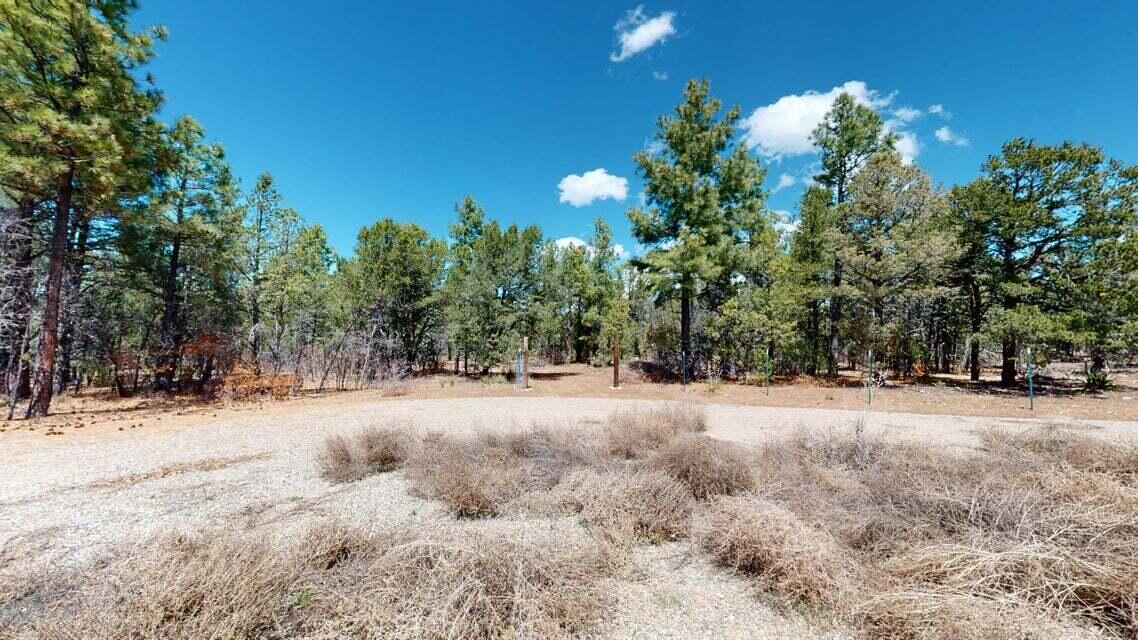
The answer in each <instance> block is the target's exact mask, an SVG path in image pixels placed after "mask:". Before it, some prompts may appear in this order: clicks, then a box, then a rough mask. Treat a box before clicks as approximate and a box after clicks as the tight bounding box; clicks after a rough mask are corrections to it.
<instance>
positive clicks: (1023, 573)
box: [890, 541, 1138, 632]
mask: <svg viewBox="0 0 1138 640" xmlns="http://www.w3.org/2000/svg"><path fill="white" fill-rule="evenodd" d="M1132 551H1133V549H1131V553H1129V554H1128V553H1127V551H1126V550H1125V549H1111V550H1108V552H1106V553H1102V552H1099V551H1098V550H1095V549H1080V550H1075V549H1071V548H1066V547H1063V546H1060V545H1056V544H1052V543H1049V542H1046V541H1038V542H1026V543H1020V544H1012V545H1008V544H1007V543H1003V542H996V541H990V542H988V543H987V544H972V545H939V546H934V547H928V548H921V549H914V550H912V551H911V552H909V553H907V554H905V555H904V556H902V557H900V558H897V559H896V560H894V561H893V562H891V563H890V569H891V571H892V573H894V574H895V575H898V576H902V577H904V578H906V579H909V580H914V581H917V582H920V583H925V584H935V585H938V586H940V587H941V588H943V589H945V590H948V591H951V592H953V593H958V594H967V595H972V596H982V597H987V598H989V599H992V600H999V599H1003V598H1007V597H1008V596H1011V597H1012V598H1014V599H1015V600H1017V601H1020V602H1030V603H1033V604H1037V605H1039V606H1041V607H1044V608H1046V609H1052V610H1054V611H1057V612H1066V613H1070V614H1074V615H1076V616H1079V617H1081V618H1084V619H1088V620H1092V621H1094V622H1095V623H1097V624H1099V625H1101V626H1104V627H1111V626H1114V627H1120V628H1122V629H1126V630H1128V631H1129V632H1138V582H1136V581H1138V560H1135V558H1134V557H1133V553H1132Z"/></svg>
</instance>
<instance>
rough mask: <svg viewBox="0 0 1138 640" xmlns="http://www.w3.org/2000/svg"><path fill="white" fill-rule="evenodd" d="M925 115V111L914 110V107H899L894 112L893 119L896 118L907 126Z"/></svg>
mask: <svg viewBox="0 0 1138 640" xmlns="http://www.w3.org/2000/svg"><path fill="white" fill-rule="evenodd" d="M924 114H925V112H924V111H921V110H920V109H914V108H912V107H897V108H896V109H894V110H893V117H894V118H896V119H897V120H898V121H899V122H902V123H906V124H907V123H909V122H912V121H914V120H916V119H917V118H919V117H921V116H923V115H924Z"/></svg>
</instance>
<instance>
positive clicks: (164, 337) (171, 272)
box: [154, 214, 182, 391]
mask: <svg viewBox="0 0 1138 640" xmlns="http://www.w3.org/2000/svg"><path fill="white" fill-rule="evenodd" d="M178 218H179V220H178V222H179V224H180V223H181V215H180V214H179V216H178ZM181 252H182V234H180V233H175V234H174V242H173V244H172V246H171V248H170V264H169V266H168V267H167V269H166V285H165V286H164V287H163V292H162V298H163V301H162V302H163V304H162V322H161V323H160V324H159V326H158V345H159V346H158V349H159V351H158V362H157V365H158V366H157V367H156V369H157V374H158V375H157V376H156V377H155V379H154V388H155V389H157V390H159V391H170V390H171V389H173V386H174V352H175V351H177V349H178V336H177V326H178V269H179V268H180V267H181V265H180V260H181Z"/></svg>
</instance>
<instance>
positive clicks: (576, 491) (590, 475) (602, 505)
mask: <svg viewBox="0 0 1138 640" xmlns="http://www.w3.org/2000/svg"><path fill="white" fill-rule="evenodd" d="M554 497H555V500H556V501H557V503H558V504H559V506H560V508H561V509H562V512H564V513H575V514H579V516H580V518H581V520H582V521H583V523H584V524H586V525H587V526H589V527H590V528H595V529H598V530H600V531H601V532H602V533H603V534H604V535H606V536H607V537H608V538H609V539H610V540H613V541H616V542H620V543H624V542H632V541H643V542H654V543H655V542H664V541H666V540H675V539H678V538H682V537H684V536H686V535H687V533H688V530H689V528H690V522H691V512H692V506H693V505H692V498H691V492H690V491H688V489H687V487H685V486H684V485H682V484H680V483H679V482H677V481H676V480H673V479H672V478H670V477H669V476H667V475H665V474H664V473H661V472H660V471H655V470H651V469H643V470H638V471H618V470H612V471H603V472H598V471H595V470H592V469H580V470H577V471H573V472H571V473H570V474H568V475H567V476H566V477H565V478H564V479H563V480H562V482H561V484H560V485H558V487H557V489H556V491H555V492H554Z"/></svg>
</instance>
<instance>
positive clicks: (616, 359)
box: [612, 340, 620, 389]
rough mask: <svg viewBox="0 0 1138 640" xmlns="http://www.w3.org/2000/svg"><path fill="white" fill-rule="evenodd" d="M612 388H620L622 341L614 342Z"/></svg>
mask: <svg viewBox="0 0 1138 640" xmlns="http://www.w3.org/2000/svg"><path fill="white" fill-rule="evenodd" d="M612 388H613V389H619V388H620V341H619V340H614V341H613V343H612Z"/></svg>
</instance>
